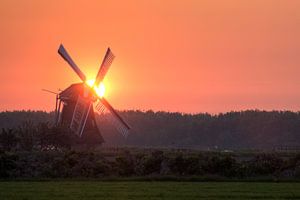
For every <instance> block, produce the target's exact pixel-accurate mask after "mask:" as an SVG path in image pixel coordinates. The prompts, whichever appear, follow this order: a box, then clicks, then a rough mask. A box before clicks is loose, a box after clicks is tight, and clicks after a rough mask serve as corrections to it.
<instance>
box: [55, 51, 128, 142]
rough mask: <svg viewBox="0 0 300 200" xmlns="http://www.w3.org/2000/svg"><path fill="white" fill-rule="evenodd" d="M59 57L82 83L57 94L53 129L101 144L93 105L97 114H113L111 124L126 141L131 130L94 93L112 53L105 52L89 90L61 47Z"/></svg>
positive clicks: (101, 97)
mask: <svg viewBox="0 0 300 200" xmlns="http://www.w3.org/2000/svg"><path fill="white" fill-rule="evenodd" d="M58 53H59V54H60V55H61V56H62V57H63V59H64V60H65V61H66V62H67V63H68V64H69V65H70V66H71V68H72V69H73V70H74V71H75V73H76V74H77V75H78V76H79V78H80V79H81V80H82V82H81V83H74V84H72V85H70V86H69V87H68V88H66V89H65V90H63V91H62V92H60V93H59V94H58V96H57V103H56V109H55V110H56V119H55V123H56V125H60V126H66V127H68V128H70V130H71V131H72V132H73V133H74V134H76V135H78V136H79V137H80V138H82V140H83V141H84V140H97V142H98V143H102V142H104V140H103V137H102V135H101V133H100V130H99V129H98V127H97V124H96V119H95V113H94V104H95V109H96V110H97V111H99V112H100V113H102V112H103V111H104V110H108V111H109V112H110V113H111V114H112V116H113V118H112V120H113V124H114V125H115V127H116V128H117V130H118V131H119V132H120V133H122V135H123V136H124V137H127V135H128V132H129V129H130V127H129V125H128V124H127V123H126V122H125V121H124V120H123V119H122V118H121V117H120V115H119V114H118V113H117V112H116V110H115V109H114V108H113V107H112V106H111V105H110V104H109V103H108V101H107V100H106V99H105V98H104V97H103V96H99V95H98V94H97V92H96V90H97V88H98V86H99V84H100V83H101V82H102V81H103V79H104V77H105V75H106V73H107V71H108V69H109V67H110V65H111V63H112V61H113V59H114V57H115V56H114V55H113V53H112V52H111V50H110V49H109V48H108V49H107V51H106V54H105V57H104V59H103V61H102V64H101V66H100V68H99V71H98V74H97V75H96V78H95V82H94V83H93V84H92V85H91V86H90V85H88V84H87V82H86V81H87V80H86V76H85V75H84V73H83V72H82V71H81V70H80V69H79V67H78V66H77V65H76V64H75V62H74V61H73V60H72V58H71V57H70V56H69V54H68V52H67V51H66V49H65V48H64V46H63V45H60V47H59V49H58Z"/></svg>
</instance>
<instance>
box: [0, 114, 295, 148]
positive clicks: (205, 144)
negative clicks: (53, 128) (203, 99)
mask: <svg viewBox="0 0 300 200" xmlns="http://www.w3.org/2000/svg"><path fill="white" fill-rule="evenodd" d="M120 114H121V115H122V116H123V117H124V118H125V120H126V121H127V122H128V123H129V124H130V125H131V127H132V131H131V133H130V135H129V137H128V138H127V139H124V138H123V137H122V136H121V134H118V133H117V131H116V130H115V129H114V128H113V126H111V124H110V123H109V122H110V120H109V116H108V115H101V116H97V119H98V120H97V121H98V126H99V127H100V130H101V132H102V135H103V137H104V139H105V141H106V142H105V145H108V146H110V145H119V146H124V145H125V146H140V147H173V148H197V149H202V150H212V149H253V148H254V149H274V148H276V147H299V146H300V113H299V112H289V111H271V112H267V111H259V110H248V111H242V112H228V113H222V114H218V115H211V114H207V113H201V114H182V113H170V112H153V111H145V112H144V111H123V112H120ZM28 120H30V121H32V122H33V123H34V124H39V123H40V122H43V123H44V122H47V121H48V122H50V124H51V122H52V121H53V113H46V112H39V111H15V112H2V113H0V127H1V128H5V129H6V130H8V128H13V129H16V128H17V127H18V126H20V125H21V124H22V122H23V121H28Z"/></svg>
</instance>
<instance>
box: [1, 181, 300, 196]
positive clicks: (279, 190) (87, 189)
mask: <svg viewBox="0 0 300 200" xmlns="http://www.w3.org/2000/svg"><path fill="white" fill-rule="evenodd" d="M0 199H1V200H14V199H20V200H40V199H52V200H56V199H70V200H71V199H72V200H77V199H91V200H93V199H107V200H122V199H132V200H133V199H134V200H135V199H136V200H138V199H139V200H143V199H153V200H155V199H170V200H171V199H172V200H176V199H195V200H196V199H197V200H198V199H300V183H267V182H266V183H255V182H122V181H121V182H93V181H60V182H59V181H58V182H0Z"/></svg>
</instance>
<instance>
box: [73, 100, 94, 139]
mask: <svg viewBox="0 0 300 200" xmlns="http://www.w3.org/2000/svg"><path fill="white" fill-rule="evenodd" d="M90 104H91V102H88V101H87V100H86V99H85V98H83V97H81V96H78V99H77V102H76V106H75V109H74V112H73V117H72V121H71V124H70V128H71V130H72V131H73V132H74V133H75V134H76V135H78V136H80V137H81V135H82V133H83V130H84V126H85V122H86V119H87V117H88V114H89V110H90Z"/></svg>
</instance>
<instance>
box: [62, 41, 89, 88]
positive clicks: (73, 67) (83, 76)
mask: <svg viewBox="0 0 300 200" xmlns="http://www.w3.org/2000/svg"><path fill="white" fill-rule="evenodd" d="M58 53H59V55H61V57H63V59H64V60H65V61H67V63H68V64H69V65H70V66H71V67H72V69H73V70H74V71H75V72H76V74H77V75H78V76H79V77H80V79H81V80H82V81H83V82H84V81H85V80H86V77H85V75H84V73H83V72H82V71H81V70H80V69H79V67H78V66H77V65H76V64H75V62H74V61H73V60H72V58H71V56H70V55H69V54H68V52H67V50H66V49H65V48H64V46H63V45H62V44H61V45H60V46H59V49H58Z"/></svg>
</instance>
